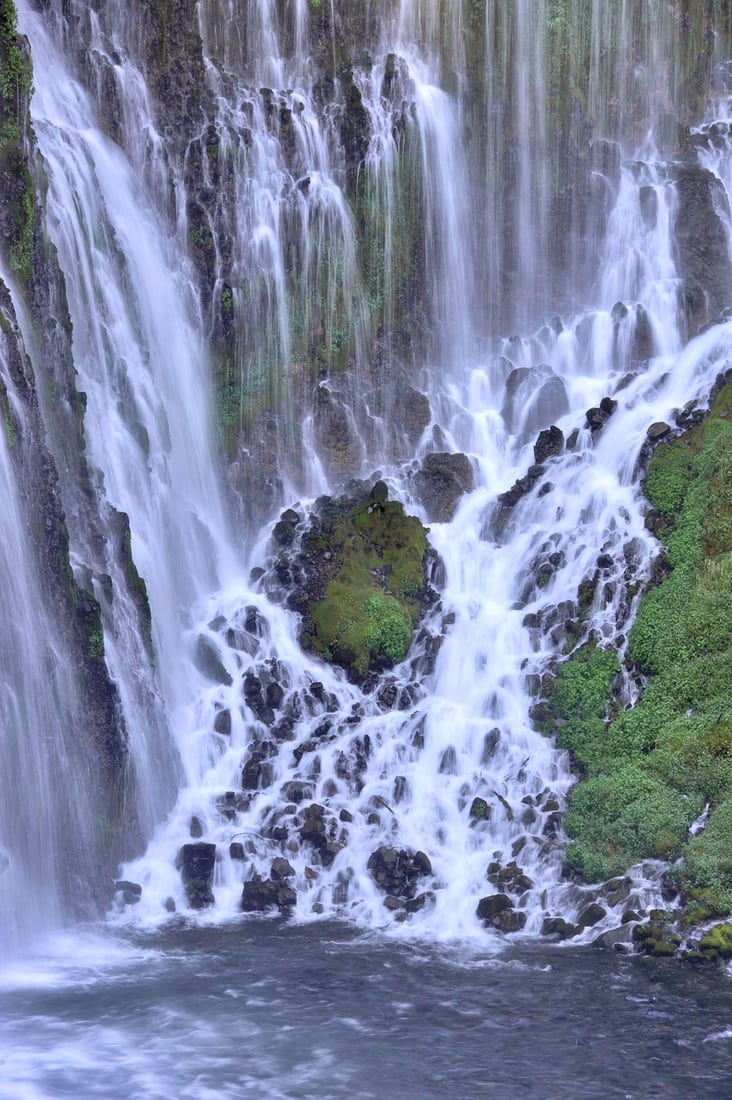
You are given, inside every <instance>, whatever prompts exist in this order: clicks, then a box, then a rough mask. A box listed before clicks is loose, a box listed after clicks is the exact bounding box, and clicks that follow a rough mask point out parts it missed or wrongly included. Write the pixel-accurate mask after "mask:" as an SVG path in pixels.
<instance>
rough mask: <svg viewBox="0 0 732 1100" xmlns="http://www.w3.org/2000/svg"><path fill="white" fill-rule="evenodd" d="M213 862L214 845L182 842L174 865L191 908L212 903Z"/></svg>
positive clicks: (202, 842) (214, 856)
mask: <svg viewBox="0 0 732 1100" xmlns="http://www.w3.org/2000/svg"><path fill="white" fill-rule="evenodd" d="M215 862H216V845H215V844H207V843H206V842H205V841H198V842H197V843H195V844H184V845H183V847H182V848H181V849H180V851H179V852H178V859H177V861H176V866H177V867H178V870H179V871H180V873H181V878H182V879H183V885H184V887H185V891H186V897H187V899H188V904H189V905H190V907H191V909H206V908H208V906H209V905H213V903H214V894H213V890H212V889H211V883H212V882H213V873H214V864H215Z"/></svg>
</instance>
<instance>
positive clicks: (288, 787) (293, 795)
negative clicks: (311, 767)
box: [282, 779, 313, 805]
mask: <svg viewBox="0 0 732 1100" xmlns="http://www.w3.org/2000/svg"><path fill="white" fill-rule="evenodd" d="M312 797H313V784H312V783H308V782H307V781H305V780H303V779H290V780H288V782H287V783H283V784H282V798H283V799H284V801H285V802H294V803H296V804H297V805H299V803H300V802H304V801H305V799H306V798H312Z"/></svg>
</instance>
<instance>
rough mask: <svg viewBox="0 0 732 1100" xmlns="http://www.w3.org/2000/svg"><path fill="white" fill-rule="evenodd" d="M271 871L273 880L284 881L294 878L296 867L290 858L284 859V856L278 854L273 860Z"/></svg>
mask: <svg viewBox="0 0 732 1100" xmlns="http://www.w3.org/2000/svg"><path fill="white" fill-rule="evenodd" d="M269 873H270V877H271V879H272V881H273V882H284V880H285V879H288V878H292V876H293V875H294V874H295V868H294V867H293V866H292V864H291V863H290V861H289V860H287V859H284V858H283V857H282V856H276V857H275V859H273V860H272V866H271V867H270V870H269Z"/></svg>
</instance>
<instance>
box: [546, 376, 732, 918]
mask: <svg viewBox="0 0 732 1100" xmlns="http://www.w3.org/2000/svg"><path fill="white" fill-rule="evenodd" d="M731 412H732V385H727V386H726V387H724V389H722V390H721V392H720V393H719V395H718V396H717V398H716V400H715V402H714V404H713V407H712V410H711V412H710V415H709V416H708V417H707V418H706V420H705V421H704V422H703V424H701V425H700V426H699V427H697V428H695V429H694V430H693V431H691V432H689V433H687V434H686V435H685V436H683V437H682V438H680V439H678V440H675V441H673V442H672V443H669V444H665V445H662V446H660V447H659V448H658V449H657V451H656V453H655V455H654V458H653V461H652V463H651V466H650V470H649V474H648V481H647V486H646V488H647V492H648V495H649V498H650V500H651V503H652V504H653V506H654V508H655V509H656V510H657V512H658V513H659V514H660V516H661V521H662V522H661V529H660V534H661V535H662V537H663V540H664V541H665V543H666V546H667V553H668V560H669V563H670V566H671V571H670V573H669V574H668V575H667V576H666V577H665V578H664V579H663V581H662V582H661V583H660V584H658V585H657V586H656V587H654V588H652V589H651V590H650V591H649V592H648V593H646V595H645V597H644V598H643V600H642V601H641V604H640V607H639V610H638V614H637V617H636V621H635V623H634V625H633V628H632V630H631V632H630V636H629V644H628V654H629V658H630V660H631V661H632V662H633V663H634V664H635V665H636V666H637V669H638V670H639V671H641V672H642V673H644V674H645V676H646V677H647V686H646V689H645V692H644V694H643V696H642V698H641V699H640V701H639V702H638V704H637V705H636V706H635V707H634V708H632V709H630V710H627V711H625V712H623V713H620V714H618V713H613V712H612V699H611V692H610V685H611V680H612V676H613V660H614V658H613V655H612V654H610V653H606V652H604V651H602V650H598V649H596V648H592V647H584V648H583V649H581V650H579V651H577V652H576V653H575V654H573V655H572V657H570V658H569V660H568V661H567V662H566V663H565V664H564V665H563V666H561V668H560V670H559V674H558V676H557V678H556V680H555V682H554V685H553V687H552V688H551V690H550V693H549V712H550V714H551V716H552V717H553V719H554V721H555V723H556V726H557V727H558V740H559V743H560V744H561V745H563V746H564V747H566V748H568V749H569V750H570V751H571V753H572V756H573V759H574V761H575V763H576V765H577V766H578V768H579V770H580V772H581V774H582V775H583V780H582V782H580V783H579V784H578V785H577V786H576V787H575V789H574V791H573V793H572V797H571V803H570V812H569V815H568V818H567V822H566V829H567V833H568V835H569V836H570V837H571V844H570V846H569V848H568V852H567V857H568V860H569V862H570V864H571V865H572V866H573V867H574V868H575V869H576V870H578V871H580V872H581V873H582V874H584V875H585V877H587V878H588V879H592V880H595V879H601V878H605V877H607V876H608V875H610V874H618V873H620V872H622V871H624V870H625V869H627V867H628V866H629V865H630V864H632V863H633V862H636V861H637V860H640V859H644V858H648V857H660V858H664V859H674V858H676V857H677V856H682V857H683V862H682V863H681V865H680V867H679V868H678V869H677V870H676V876H677V878H678V881H679V884H680V886H681V887H682V888H683V889H684V891H685V896H686V897H687V898H688V899H689V904H690V906H691V908H693V910H694V911H695V912H705V913H709V912H712V913H716V914H724V913H727V912H730V911H732V854H731V853H732V422H730V413H731ZM707 804H709V805H710V806H711V814H710V817H709V821H708V823H707V826H706V829H705V830H704V831H703V832H702V833H701V834H700V835H699V836H697V837H696V838H694V839H692V840H687V833H688V826H689V825H690V824H691V822H692V821H694V820H695V818H696V817H698V815H699V814H700V813H701V810H702V809H703V807H704V806H705V805H707Z"/></svg>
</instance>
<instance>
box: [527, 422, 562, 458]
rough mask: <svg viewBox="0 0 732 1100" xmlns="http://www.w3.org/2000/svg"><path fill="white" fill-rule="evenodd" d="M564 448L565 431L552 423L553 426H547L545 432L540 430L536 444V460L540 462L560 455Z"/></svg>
mask: <svg viewBox="0 0 732 1100" xmlns="http://www.w3.org/2000/svg"><path fill="white" fill-rule="evenodd" d="M563 450H564V433H563V432H562V431H561V429H560V428H557V427H556V426H555V425H552V426H551V428H545V429H544V431H543V432H539V435H538V437H537V440H536V443H535V444H534V462H536V463H538V464H541V463H543V462H546V460H547V459H548V458H554V457H555V456H556V455H560V454H561V453H562V451H563Z"/></svg>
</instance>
